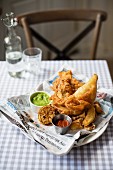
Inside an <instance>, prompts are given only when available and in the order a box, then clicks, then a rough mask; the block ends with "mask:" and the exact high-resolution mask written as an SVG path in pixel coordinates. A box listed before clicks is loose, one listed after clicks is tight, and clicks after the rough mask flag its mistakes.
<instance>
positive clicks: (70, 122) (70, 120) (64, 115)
mask: <svg viewBox="0 0 113 170" xmlns="http://www.w3.org/2000/svg"><path fill="white" fill-rule="evenodd" d="M57 116H62V117H64V119H57V120H67V119H65V117H67V118H68V119H69V125H68V126H65V127H60V126H57V125H55V123H54V122H53V120H54V119H55V117H57ZM71 124H72V118H71V117H70V116H68V115H66V114H61V113H59V114H58V115H55V116H54V117H53V119H52V125H53V126H55V127H58V128H61V129H63V128H67V127H69V126H70V125H71Z"/></svg>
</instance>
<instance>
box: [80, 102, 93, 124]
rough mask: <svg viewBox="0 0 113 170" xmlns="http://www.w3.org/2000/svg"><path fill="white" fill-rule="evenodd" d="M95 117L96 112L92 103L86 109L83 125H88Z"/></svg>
mask: <svg viewBox="0 0 113 170" xmlns="http://www.w3.org/2000/svg"><path fill="white" fill-rule="evenodd" d="M95 117H96V112H95V108H94V106H93V105H92V106H91V108H90V109H89V110H88V111H87V115H86V117H85V119H84V120H83V125H84V126H88V125H90V124H91V123H93V122H94V120H95Z"/></svg>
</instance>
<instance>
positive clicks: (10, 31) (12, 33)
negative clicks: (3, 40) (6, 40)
mask: <svg viewBox="0 0 113 170" xmlns="http://www.w3.org/2000/svg"><path fill="white" fill-rule="evenodd" d="M7 34H8V37H15V36H16V32H15V29H14V27H8V29H7Z"/></svg>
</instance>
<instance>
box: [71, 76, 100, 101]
mask: <svg viewBox="0 0 113 170" xmlns="http://www.w3.org/2000/svg"><path fill="white" fill-rule="evenodd" d="M97 80H98V76H97V74H94V75H93V76H92V77H91V78H90V79H89V81H88V82H87V83H85V84H84V85H83V86H81V87H79V88H78V90H77V91H76V92H75V93H74V94H73V95H74V96H75V97H76V98H77V99H78V100H84V101H87V102H90V103H93V102H94V100H95V98H96V93H97Z"/></svg>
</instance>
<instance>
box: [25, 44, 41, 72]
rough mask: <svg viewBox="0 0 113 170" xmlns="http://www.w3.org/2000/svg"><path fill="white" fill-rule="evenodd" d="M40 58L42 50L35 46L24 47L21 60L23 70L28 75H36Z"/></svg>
mask: <svg viewBox="0 0 113 170" xmlns="http://www.w3.org/2000/svg"><path fill="white" fill-rule="evenodd" d="M41 60H42V50H41V49H40V48H37V47H32V48H26V49H25V50H24V51H23V61H24V64H25V70H26V72H27V73H28V74H29V75H30V74H33V75H38V74H39V72H40V67H41Z"/></svg>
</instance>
